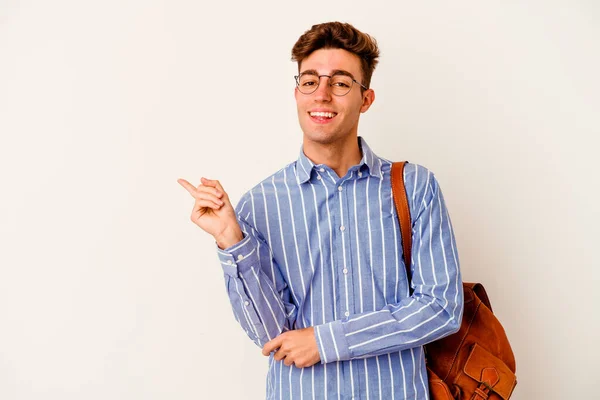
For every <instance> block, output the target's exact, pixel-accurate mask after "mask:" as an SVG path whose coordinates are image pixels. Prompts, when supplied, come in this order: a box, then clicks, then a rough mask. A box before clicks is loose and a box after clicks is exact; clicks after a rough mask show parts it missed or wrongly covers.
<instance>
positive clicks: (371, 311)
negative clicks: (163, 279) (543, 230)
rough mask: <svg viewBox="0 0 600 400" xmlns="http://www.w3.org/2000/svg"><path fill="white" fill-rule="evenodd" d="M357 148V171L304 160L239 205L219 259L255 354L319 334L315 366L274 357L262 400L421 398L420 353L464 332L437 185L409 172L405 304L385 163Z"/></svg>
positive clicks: (424, 393)
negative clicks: (285, 335) (234, 235)
mask: <svg viewBox="0 0 600 400" xmlns="http://www.w3.org/2000/svg"><path fill="white" fill-rule="evenodd" d="M359 144H360V147H361V149H362V154H363V157H362V160H361V162H360V163H359V164H358V165H356V166H354V167H352V168H350V169H349V171H348V173H347V174H346V175H345V176H344V177H341V178H339V177H338V176H337V174H336V173H335V172H334V171H333V170H332V169H331V168H329V167H327V166H326V165H315V164H314V163H313V162H312V161H311V160H310V159H308V158H307V157H306V156H305V155H304V153H303V152H302V151H301V152H300V157H299V158H298V160H297V161H295V162H293V163H291V164H289V165H287V166H286V167H284V168H283V169H281V170H280V171H278V172H277V173H275V174H273V175H272V176H270V177H269V178H267V179H265V180H264V181H263V182H261V183H260V184H258V185H257V186H256V187H254V188H253V189H252V190H250V191H249V192H247V193H246V194H245V195H244V196H243V197H242V198H241V200H240V202H239V204H238V205H237V207H236V213H237V216H238V219H239V222H240V226H241V227H242V231H243V232H244V239H243V240H242V241H241V242H239V243H238V244H236V245H234V246H232V247H230V248H228V249H225V250H218V255H219V259H220V261H221V264H222V266H223V270H224V272H225V283H226V287H227V291H228V294H229V298H230V300H231V304H232V307H233V312H234V315H235V317H236V319H237V320H238V322H239V323H240V324H241V326H242V327H243V328H244V329H245V331H246V333H247V334H248V336H249V337H250V338H251V339H252V340H253V341H254V342H255V343H256V344H257V345H258V346H260V347H262V346H263V345H264V344H265V343H266V342H267V341H269V340H271V339H273V338H275V337H276V336H277V335H279V334H280V333H282V332H284V331H286V330H291V329H298V328H305V327H309V326H314V328H315V335H316V339H317V344H318V347H319V354H320V356H321V363H320V364H317V365H314V366H312V367H308V368H297V367H295V366H293V365H292V366H291V367H287V366H285V365H284V364H283V362H277V361H275V360H274V359H273V356H272V355H271V357H270V358H269V371H268V375H267V398H268V399H332V400H333V399H385V400H387V399H397V400H401V399H417V400H423V399H428V398H429V393H428V386H427V371H426V367H425V359H424V353H423V347H422V346H423V345H424V344H426V343H428V342H431V341H433V340H436V339H439V338H441V337H443V336H446V335H449V334H451V333H453V332H455V331H456V330H458V327H459V326H460V320H461V318H462V301H463V293H462V285H461V277H460V271H459V262H458V254H457V248H456V243H455V241H454V234H453V231H452V225H451V223H450V218H449V215H448V211H447V210H446V206H445V203H444V198H443V196H442V192H441V190H440V188H439V186H438V183H437V181H436V179H435V177H434V176H433V174H432V173H431V172H430V171H428V170H427V169H426V168H424V167H422V166H419V165H415V164H407V165H406V166H405V171H404V178H405V185H406V189H407V194H408V198H409V204H410V212H411V217H412V234H413V243H412V265H411V268H412V282H411V284H412V289H413V293H412V295H411V294H410V292H409V286H408V282H407V277H406V272H405V267H404V262H403V258H402V246H401V237H400V235H401V233H400V226H399V222H398V217H397V214H396V210H395V207H394V201H393V199H392V191H391V182H390V170H391V162H390V161H387V160H384V159H382V158H380V157H378V156H376V155H375V154H374V153H373V152H372V151H371V149H370V148H369V147H368V145H367V144H366V142H365V141H364V139H362V138H359Z"/></svg>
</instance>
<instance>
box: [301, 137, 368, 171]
mask: <svg viewBox="0 0 600 400" xmlns="http://www.w3.org/2000/svg"><path fill="white" fill-rule="evenodd" d="M303 149H304V155H306V157H308V158H309V159H310V160H311V161H312V162H313V163H315V164H317V165H318V164H324V165H327V166H328V167H329V168H331V169H332V170H334V171H335V173H336V174H337V175H338V177H342V176H344V175H346V173H347V172H348V170H349V169H350V167H352V166H354V165H356V164H358V163H359V162H360V160H361V159H362V154H361V149H360V147H359V146H358V138H357V137H356V136H354V137H351V138H349V140H346V141H345V142H336V143H331V144H322V143H315V142H307V141H305V142H304V146H303Z"/></svg>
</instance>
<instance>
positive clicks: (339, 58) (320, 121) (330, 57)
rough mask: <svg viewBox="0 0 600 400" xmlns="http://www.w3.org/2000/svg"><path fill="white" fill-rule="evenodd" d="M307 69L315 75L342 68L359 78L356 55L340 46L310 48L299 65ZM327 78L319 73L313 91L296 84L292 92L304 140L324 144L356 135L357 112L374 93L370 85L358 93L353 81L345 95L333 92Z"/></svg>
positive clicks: (359, 88)
mask: <svg viewBox="0 0 600 400" xmlns="http://www.w3.org/2000/svg"><path fill="white" fill-rule="evenodd" d="M310 71H312V72H313V73H315V74H316V75H333V73H334V72H335V71H343V72H346V73H349V74H350V75H351V76H352V77H353V78H354V79H356V80H357V81H358V82H362V79H363V75H362V71H361V67H360V60H359V58H358V56H357V55H355V54H352V53H350V52H348V51H346V50H342V49H320V50H317V51H315V52H313V53H312V54H311V55H310V56H308V57H307V58H305V59H304V60H302V63H301V65H300V73H303V72H310ZM329 79H330V78H327V77H321V78H320V84H319V87H318V88H317V90H316V91H315V92H314V93H311V94H303V93H301V92H300V91H299V90H298V88H296V90H295V92H294V96H295V97H296V105H297V108H298V120H299V122H300V127H301V128H302V131H303V132H304V142H305V143H307V142H314V144H324V145H326V144H332V143H336V142H340V143H342V142H344V140H347V139H348V138H350V137H356V136H357V132H358V119H359V117H360V114H361V113H363V112H365V111H367V110H368V109H369V107H370V105H371V103H372V102H373V100H374V99H375V94H374V92H373V91H372V90H370V89H369V90H366V91H365V92H364V93H361V87H360V85H358V84H357V83H354V84H353V86H352V89H351V90H350V92H349V93H348V94H346V95H345V96H335V95H333V94H332V92H331V87H330V86H329ZM315 113H326V114H327V115H326V116H324V115H323V114H321V115H317V114H315Z"/></svg>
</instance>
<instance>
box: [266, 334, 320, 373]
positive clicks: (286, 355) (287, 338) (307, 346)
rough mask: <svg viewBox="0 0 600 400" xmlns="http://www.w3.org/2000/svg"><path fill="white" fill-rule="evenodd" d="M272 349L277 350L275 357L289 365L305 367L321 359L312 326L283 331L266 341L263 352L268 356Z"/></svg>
mask: <svg viewBox="0 0 600 400" xmlns="http://www.w3.org/2000/svg"><path fill="white" fill-rule="evenodd" d="M272 351H275V355H274V356H273V358H274V359H275V360H277V361H281V360H283V363H284V364H285V365H287V366H288V367H289V366H290V365H292V364H295V365H296V367H298V368H305V367H310V366H312V365H315V364H316V363H318V362H319V361H321V357H320V356H319V348H318V347H317V339H316V337H315V332H314V328H313V327H312V326H311V327H308V328H303V329H295V330H293V331H287V332H284V333H282V334H281V335H279V336H277V337H276V338H275V339H273V340H271V341H270V342H268V343H266V344H265V346H264V347H263V350H262V353H263V355H265V356H268V355H269V354H270V353H271V352H272Z"/></svg>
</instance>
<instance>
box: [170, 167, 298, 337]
mask: <svg viewBox="0 0 600 400" xmlns="http://www.w3.org/2000/svg"><path fill="white" fill-rule="evenodd" d="M178 182H179V183H180V184H181V186H183V187H184V188H185V189H186V190H187V191H188V192H189V193H190V195H191V196H192V197H193V198H194V199H195V203H194V207H193V208H192V214H191V217H190V218H191V220H192V222H194V223H195V224H196V225H198V226H199V227H200V228H202V229H203V230H204V231H205V232H207V233H209V234H211V235H212V236H213V237H214V239H215V241H216V243H217V247H218V249H217V250H218V256H219V259H220V261H221V264H222V266H223V270H224V273H225V283H226V287H227V293H228V295H229V298H230V301H231V305H232V308H233V312H234V315H235V318H236V319H237V320H238V322H239V323H240V325H242V328H243V329H244V330H245V331H246V333H247V334H248V336H249V337H250V338H251V339H252V340H253V341H254V342H255V343H256V344H257V345H258V346H259V347H262V346H263V345H264V344H265V343H266V342H267V341H269V340H271V339H273V338H275V337H276V336H277V335H279V334H281V333H282V332H285V331H286V330H289V329H290V327H291V326H293V324H294V321H295V318H296V307H295V306H294V305H293V304H292V303H291V301H290V300H289V296H290V294H289V289H288V288H287V284H286V283H285V281H284V280H283V278H282V276H281V273H280V272H279V267H278V266H277V264H276V263H275V261H274V260H273V257H272V254H271V250H270V248H269V247H268V245H267V243H266V241H265V240H264V239H263V238H262V236H261V235H260V233H259V232H258V231H257V230H256V229H254V228H253V227H252V226H251V225H250V224H249V223H248V222H247V221H245V220H244V219H243V218H241V217H238V216H239V215H242V212H243V207H244V204H246V203H245V202H243V201H241V202H240V203H241V206H239V207H238V210H234V209H233V206H232V205H231V202H230V200H229V196H228V195H227V193H226V192H225V190H224V189H223V187H222V186H221V184H220V183H219V181H216V180H210V179H206V178H202V180H201V184H200V185H198V186H194V185H192V184H191V183H189V182H188V181H186V180H184V179H179V180H178ZM242 200H243V199H242Z"/></svg>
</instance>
